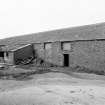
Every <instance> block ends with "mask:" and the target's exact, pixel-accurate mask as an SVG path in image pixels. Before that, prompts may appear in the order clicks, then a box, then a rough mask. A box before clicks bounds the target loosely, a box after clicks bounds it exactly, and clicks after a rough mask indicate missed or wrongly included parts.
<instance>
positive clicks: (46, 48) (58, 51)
mask: <svg viewBox="0 0 105 105" xmlns="http://www.w3.org/2000/svg"><path fill="white" fill-rule="evenodd" d="M0 43H1V44H13V43H14V44H17V45H18V44H20V43H21V44H23V43H24V44H29V43H30V44H32V46H33V50H34V52H35V55H34V56H37V58H40V59H42V60H44V61H46V62H48V63H51V64H54V65H58V66H62V67H76V66H81V67H86V68H90V69H93V70H105V23H100V24H93V25H86V26H80V27H73V28H65V29H58V30H54V31H47V32H40V33H36V34H29V35H26V36H21V37H15V38H8V39H4V40H1V42H0Z"/></svg>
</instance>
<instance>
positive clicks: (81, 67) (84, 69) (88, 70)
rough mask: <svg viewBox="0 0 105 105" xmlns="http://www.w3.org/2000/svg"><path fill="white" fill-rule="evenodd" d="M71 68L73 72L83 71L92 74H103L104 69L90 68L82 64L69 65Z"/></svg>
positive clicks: (104, 72) (104, 73)
mask: <svg viewBox="0 0 105 105" xmlns="http://www.w3.org/2000/svg"><path fill="white" fill-rule="evenodd" d="M71 70H72V71H74V72H83V73H93V74H97V75H105V71H104V70H93V69H90V68H86V67H84V66H75V67H71Z"/></svg>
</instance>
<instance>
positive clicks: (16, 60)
mask: <svg viewBox="0 0 105 105" xmlns="http://www.w3.org/2000/svg"><path fill="white" fill-rule="evenodd" d="M33 57H34V52H33V47H32V44H26V45H19V44H18V45H13V46H2V47H1V50H0V58H1V59H2V60H1V61H0V62H2V63H3V62H4V63H8V64H13V65H18V64H21V63H27V62H28V61H27V59H32V58H33ZM25 61H27V62H25Z"/></svg>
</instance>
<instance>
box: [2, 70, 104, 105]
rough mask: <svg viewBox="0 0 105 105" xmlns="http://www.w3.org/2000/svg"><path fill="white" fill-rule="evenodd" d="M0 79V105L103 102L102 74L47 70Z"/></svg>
mask: <svg viewBox="0 0 105 105" xmlns="http://www.w3.org/2000/svg"><path fill="white" fill-rule="evenodd" d="M30 78H31V79H29V80H23V81H22V80H21V81H19V80H18V81H16V80H0V105H105V76H99V75H95V74H87V73H71V74H69V75H68V74H64V73H57V72H49V73H44V74H35V75H31V76H30Z"/></svg>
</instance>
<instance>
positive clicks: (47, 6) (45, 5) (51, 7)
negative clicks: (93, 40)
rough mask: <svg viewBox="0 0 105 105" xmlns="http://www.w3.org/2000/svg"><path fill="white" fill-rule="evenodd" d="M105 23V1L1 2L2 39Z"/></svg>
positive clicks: (51, 0) (0, 23)
mask: <svg viewBox="0 0 105 105" xmlns="http://www.w3.org/2000/svg"><path fill="white" fill-rule="evenodd" d="M99 22H105V0H0V39H2V38H6V37H10V36H16V35H23V34H29V33H36V32H41V31H46V30H53V29H59V28H65V27H71V26H79V25H85V24H94V23H99Z"/></svg>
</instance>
